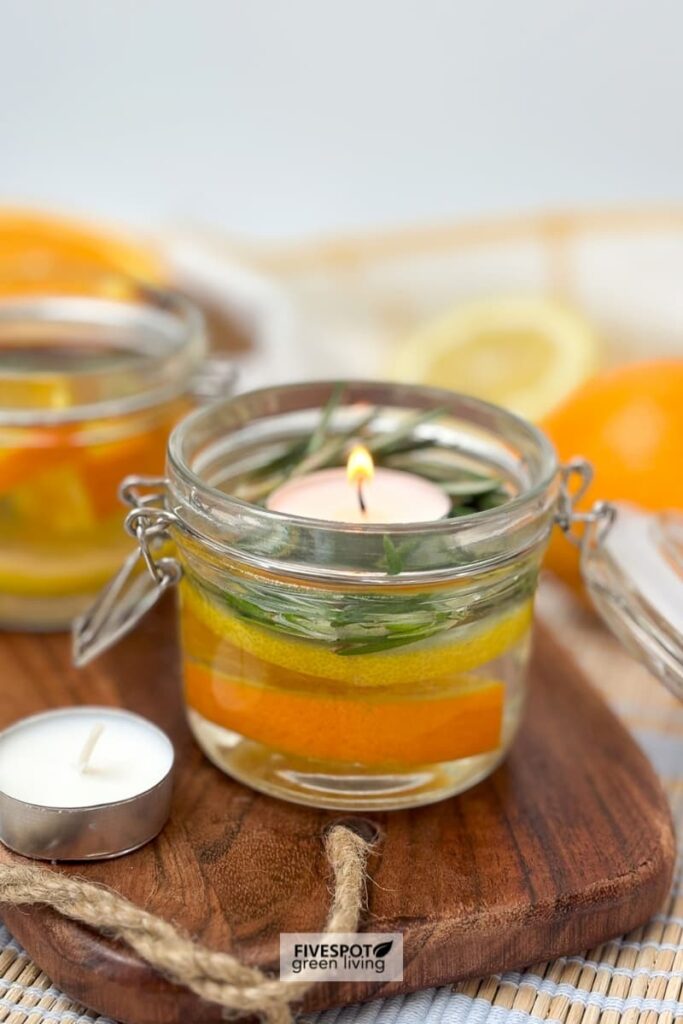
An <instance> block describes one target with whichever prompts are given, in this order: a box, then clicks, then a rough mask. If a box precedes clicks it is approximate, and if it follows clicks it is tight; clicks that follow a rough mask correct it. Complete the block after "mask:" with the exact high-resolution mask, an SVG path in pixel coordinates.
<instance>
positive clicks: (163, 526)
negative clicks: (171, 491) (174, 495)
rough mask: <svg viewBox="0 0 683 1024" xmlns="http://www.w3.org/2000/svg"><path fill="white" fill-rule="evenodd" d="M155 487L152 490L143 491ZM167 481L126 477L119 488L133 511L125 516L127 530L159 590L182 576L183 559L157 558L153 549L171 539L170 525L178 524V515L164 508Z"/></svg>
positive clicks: (162, 478) (158, 478)
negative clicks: (181, 560) (135, 542)
mask: <svg viewBox="0 0 683 1024" xmlns="http://www.w3.org/2000/svg"><path fill="white" fill-rule="evenodd" d="M147 488H152V490H151V492H150V493H144V492H145V490H146V489H147ZM165 490H166V480H165V479H164V477H151V476H127V477H126V478H125V480H124V481H123V482H122V484H121V486H120V488H119V497H120V498H121V501H122V502H123V503H124V504H125V505H129V506H130V509H131V510H130V512H129V513H128V515H127V516H126V518H125V521H124V524H123V525H124V529H125V530H126V533H129V534H130V536H131V537H133V538H134V539H135V540H137V542H138V548H139V550H140V554H141V556H142V559H143V561H144V563H145V566H146V567H147V572H148V573H149V575H150V576H151V577H152V580H153V581H154V582H155V583H156V585H157V587H158V588H159V590H160V591H162V592H163V591H164V590H165V589H166V588H167V587H170V586H172V585H173V584H175V583H178V581H179V580H180V577H181V575H182V569H181V566H180V562H178V560H177V559H176V558H171V557H169V556H165V557H162V558H159V559H156V560H155V557H154V553H153V548H155V547H156V549H157V550H159V548H160V547H161V545H162V544H163V542H164V541H168V540H169V539H170V538H169V534H168V528H169V526H170V525H171V524H172V523H175V522H176V520H177V517H176V516H175V514H174V513H173V512H171V511H169V510H168V509H166V508H164V506H163V503H164V494H165Z"/></svg>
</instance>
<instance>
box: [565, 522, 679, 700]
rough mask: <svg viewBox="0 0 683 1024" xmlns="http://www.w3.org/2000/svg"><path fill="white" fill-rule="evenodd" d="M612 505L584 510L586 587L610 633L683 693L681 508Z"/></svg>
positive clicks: (670, 686) (583, 562) (583, 568)
mask: <svg viewBox="0 0 683 1024" xmlns="http://www.w3.org/2000/svg"><path fill="white" fill-rule="evenodd" d="M614 512H615V514H614V515H613V516H612V517H611V518H610V517H605V516H603V515H598V516H594V517H590V516H589V517H587V518H588V525H587V527H586V532H585V534H584V538H583V542H582V545H581V566H582V570H583V576H584V580H585V582H586V586H587V588H588V591H589V593H590V596H591V598H592V600H593V603H594V604H595V607H596V608H597V610H598V612H599V613H600V615H601V616H602V618H603V619H604V620H605V622H606V623H607V625H608V626H609V627H610V629H611V630H612V632H613V633H614V634H615V635H616V636H617V637H618V638H619V640H621V641H622V643H623V644H624V645H625V646H626V647H627V648H628V649H629V650H630V651H631V653H633V654H635V655H636V657H638V658H639V659H640V660H641V661H643V662H644V663H645V664H646V665H647V666H648V668H650V670H651V671H652V672H654V674H655V675H656V676H658V677H659V679H661V680H662V682H663V683H664V684H665V685H666V686H667V687H668V688H669V689H670V690H671V691H672V693H674V694H675V695H676V696H677V697H679V698H680V699H683V514H681V513H679V512H664V513H659V514H653V513H651V512H646V511H643V510H641V509H638V508H636V507H635V506H633V505H627V504H617V505H615V506H614Z"/></svg>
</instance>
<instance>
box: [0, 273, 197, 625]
mask: <svg viewBox="0 0 683 1024" xmlns="http://www.w3.org/2000/svg"><path fill="white" fill-rule="evenodd" d="M109 295H110V296H111V297H107V290H106V289H104V288H103V289H102V293H98V294H88V295H85V294H84V295H68V296H66V295H62V296H51V295H35V296H27V297H23V298H14V299H5V300H3V301H2V302H0V625H2V626H4V627H14V628H28V629H58V628H65V627H67V626H68V625H69V624H70V622H71V620H72V618H73V616H74V615H75V614H77V613H78V612H80V611H82V610H83V608H85V607H86V606H87V605H88V604H89V603H91V602H92V600H93V596H94V594H95V593H97V591H98V590H99V589H100V587H101V586H102V584H103V583H104V582H105V581H106V580H107V579H108V578H110V577H111V575H112V573H113V572H114V571H115V569H116V567H117V566H118V565H119V564H120V562H121V559H122V557H124V555H125V553H126V550H127V549H129V548H130V541H129V540H128V541H126V538H125V536H124V535H123V533H122V530H121V520H122V512H121V506H120V503H119V501H118V496H117V495H118V485H119V483H120V481H121V477H122V476H123V475H124V474H125V473H126V472H128V471H129V469H130V467H131V466H135V467H136V468H138V469H139V470H140V471H141V472H145V473H159V472H160V471H162V467H163V464H164V454H165V450H166V442H167V439H168V434H169V432H170V429H171V427H172V426H173V424H174V423H175V422H177V421H178V419H179V418H181V417H182V415H184V414H185V413H186V412H187V411H188V409H189V408H190V405H189V401H188V396H189V392H190V391H191V390H192V389H193V387H194V382H195V380H196V376H197V373H198V371H199V369H200V367H201V365H202V361H203V360H204V355H205V339H204V330H203V325H202V318H201V315H200V314H199V312H198V311H197V310H196V309H194V307H193V306H192V305H191V304H189V303H188V302H186V301H185V300H184V299H182V298H180V297H178V296H176V295H174V294H171V293H167V292H163V291H157V290H153V289H150V288H148V287H143V286H139V285H136V284H135V283H132V282H129V281H123V280H120V281H119V280H117V279H114V278H111V279H109Z"/></svg>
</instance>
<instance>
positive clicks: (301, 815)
mask: <svg viewBox="0 0 683 1024" xmlns="http://www.w3.org/2000/svg"><path fill="white" fill-rule="evenodd" d="M531 676H532V692H531V698H530V702H529V708H528V713H527V716H526V720H525V724H524V727H523V730H522V732H521V734H520V736H519V738H518V741H517V743H516V745H515V747H514V750H513V752H512V754H511V756H510V757H509V758H508V761H507V763H506V764H505V765H504V766H503V767H502V768H501V769H499V770H498V771H497V772H496V773H495V774H494V775H493V776H492V777H491V778H490V779H488V780H487V781H486V782H484V783H482V784H481V785H479V786H477V787H476V788H475V789H473V790H471V791H470V792H468V793H465V794H464V795H462V796H460V797H456V798H453V799H451V800H448V801H446V802H444V803H441V804H437V805H434V806H431V807H427V808H423V809H420V810H417V811H412V812H403V811H401V812H393V813H390V814H374V813H373V814H372V816H371V819H372V822H373V824H374V825H375V826H376V827H377V828H378V829H379V834H380V841H379V843H378V846H377V850H376V853H374V854H373V855H372V858H371V861H370V865H369V870H370V875H371V877H372V880H373V881H372V882H371V883H370V884H369V887H368V902H369V905H368V908H367V912H366V913H365V914H364V918H363V922H364V926H365V927H366V928H367V929H368V930H372V931H395V930H401V931H403V933H404V946H405V978H404V981H403V982H402V983H394V984H386V983H385V984H384V985H382V984H377V983H337V984H330V985H318V986H316V987H315V988H314V989H313V991H312V993H311V994H310V996H309V997H308V998H307V1001H306V1004H305V1006H306V1008H307V1009H319V1008H322V1007H328V1006H332V1005H336V1004H340V1003H349V1002H353V1001H355V1000H363V999H370V998H378V997H381V996H386V995H390V994H393V993H396V992H407V991H411V990H413V989H418V988H423V987H426V986H430V985H439V984H444V983H447V982H452V981H455V980H458V979H462V978H465V977H468V976H475V975H486V974H488V973H491V972H496V971H502V970H505V969H512V968H518V967H523V966H525V965H527V964H530V963H534V962H538V961H543V960H546V959H548V958H552V957H555V956H558V955H560V954H569V953H576V952H579V951H581V950H585V949H586V948H589V947H591V946H594V945H596V944H598V943H600V942H602V941H604V940H606V939H608V938H611V937H613V936H616V935H618V934H620V933H622V932H624V931H627V930H628V929H631V928H633V927H635V926H637V925H639V924H641V923H643V922H644V921H645V920H647V918H648V917H650V916H651V915H652V914H653V913H654V912H656V911H657V910H658V909H659V907H660V905H661V903H662V901H663V899H664V897H665V895H666V892H667V890H668V887H669V883H670V878H671V874H672V870H673V860H674V837H673V831H672V824H671V819H670V816H669V812H668V809H667V804H666V800H665V797H664V795H663V793H662V790H661V788H660V786H659V783H658V782H657V780H656V778H655V775H654V773H653V771H652V769H651V767H650V765H649V764H648V762H647V761H646V759H645V757H644V756H643V754H642V753H641V752H640V750H639V749H638V747H637V746H636V745H635V744H634V742H633V741H632V740H631V738H630V737H629V735H628V734H627V732H626V731H625V730H624V729H623V727H622V726H621V725H620V724H619V723H618V722H617V720H616V719H615V718H614V717H613V715H612V714H611V713H610V712H609V711H608V709H607V708H606V707H605V705H604V704H603V703H602V701H601V700H600V698H599V697H598V696H597V694H596V693H595V692H594V691H593V690H592V689H591V687H590V685H589V684H588V683H587V681H586V680H585V678H584V677H583V676H582V674H581V672H580V671H579V670H578V668H577V667H576V665H575V664H574V663H573V662H572V661H570V660H568V658H567V657H566V655H565V654H564V653H563V651H562V649H561V648H560V647H559V646H558V645H557V643H556V642H555V640H554V639H553V638H552V636H551V635H550V634H549V633H548V632H547V631H546V630H544V629H540V628H539V629H538V631H537V637H536V647H535V655H534V660H533V667H532V671H531ZM0 692H1V695H2V701H1V702H0V725H1V726H5V725H7V724H9V723H10V722H13V721H14V720H15V719H17V718H19V717H20V716H22V715H26V714H30V713H33V712H36V711H40V710H42V709H45V708H48V707H58V706H61V705H67V704H74V703H81V702H84V703H88V704H100V703H101V704H112V705H125V706H126V707H128V708H132V709H134V710H135V711H138V712H140V713H141V714H143V715H147V716H148V717H149V718H151V719H152V720H154V721H155V722H157V723H158V724H159V725H160V726H162V728H164V729H166V730H167V731H168V733H169V734H170V735H171V737H172V738H173V740H174V742H175V745H176V751H177V755H178V762H179V766H178V772H177V779H176V787H175V797H174V804H173V812H172V817H171V820H170V822H169V824H168V825H167V827H166V828H165V830H164V831H163V832H162V834H161V835H160V836H159V838H158V839H157V840H156V841H155V842H154V843H152V844H150V845H148V846H147V847H145V848H144V849H142V850H139V851H137V852H136V853H133V854H130V855H128V856H127V857H123V858H121V859H120V860H112V861H102V862H99V863H87V864H78V865H72V866H70V867H67V866H63V867H59V868H55V869H54V870H59V871H63V872H65V873H67V874H72V875H79V876H81V877H84V878H87V879H89V880H92V881H97V882H102V883H104V884H106V885H109V886H111V887H112V888H114V889H115V890H117V891H118V892H120V893H122V894H123V895H125V896H127V897H128V898H129V899H131V900H133V901H134V902H135V903H137V904H139V905H141V906H143V907H145V908H147V909H148V910H150V911H152V912H153V913H156V914H160V915H162V916H164V917H166V918H168V919H170V920H173V921H174V922H176V923H177V924H180V925H182V926H184V928H186V929H187V931H188V932H189V933H190V934H192V935H194V936H196V937H197V938H200V939H201V940H202V941H203V942H205V943H208V944H209V945H212V946H214V947H215V948H216V949H224V950H230V951H232V952H234V953H236V954H238V955H239V956H240V957H242V958H243V959H244V960H245V961H246V962H248V963H251V964H257V965H259V966H261V967H267V968H268V967H272V968H275V967H276V964H277V962H278V941H279V938H278V937H279V933H280V932H281V931H318V930H320V929H321V927H322V926H323V922H324V919H325V915H326V910H327V906H328V901H329V891H328V886H329V884H330V877H329V874H328V869H327V866H326V863H325V857H324V852H323V847H322V842H321V836H322V833H323V832H324V830H325V827H326V826H327V824H328V823H329V822H330V821H333V820H338V817H339V816H338V815H335V814H334V813H332V812H326V811H320V812H316V811H314V810H310V809H306V808H302V807H295V806H292V805H288V804H285V803H281V802H279V801H275V800H271V799H269V798H267V797H264V796H259V795H257V794H256V793H253V792H251V791H250V790H248V789H245V788H244V787H243V786H240V785H239V784H237V783H235V782H232V781H231V780H230V779H228V778H226V777H225V776H224V775H222V774H221V773H220V772H219V771H218V770H217V769H215V768H214V767H212V766H211V765H210V764H209V762H208V761H207V760H206V759H205V758H204V757H203V756H202V755H201V753H200V752H199V750H198V748H197V747H196V746H195V744H194V743H193V741H192V739H191V737H190V734H189V732H188V729H187V727H186V725H185V722H184V719H183V711H182V704H181V698H180V686H179V672H178V652H177V643H176V635H175V628H174V610H173V607H172V604H171V602H169V601H167V602H165V604H164V605H163V606H162V607H161V608H159V609H156V610H155V611H154V612H152V613H151V614H150V615H149V616H148V617H147V619H146V620H145V622H144V623H143V625H142V627H141V628H139V629H138V630H137V631H136V633H135V634H134V635H133V636H131V637H129V638H128V639H127V640H125V641H124V642H122V643H121V644H119V646H118V648H117V649H116V650H115V651H114V652H112V653H110V654H108V655H106V656H104V657H103V658H101V659H100V660H99V661H97V662H96V663H95V664H93V665H92V666H90V667H89V668H87V669H84V670H76V669H74V668H72V667H71V665H70V660H69V641H68V638H67V637H65V636H49V637H39V636H27V635H18V634H16V635H9V634H6V635H4V636H0ZM0 859H1V860H2V861H3V862H9V863H12V862H15V861H19V862H22V859H21V858H18V857H16V856H15V855H14V854H11V853H10V852H9V851H7V850H5V849H4V848H1V847H0ZM2 914H3V917H4V920H5V922H6V924H7V926H8V927H9V928H10V930H11V931H12V932H13V933H14V935H15V936H16V937H17V939H18V940H19V941H20V942H21V943H22V944H23V946H24V947H25V948H26V950H27V951H28V953H29V954H30V955H31V956H32V957H33V959H34V960H35V961H36V963H37V964H39V966H40V967H42V968H43V969H44V970H45V971H46V972H47V974H48V975H49V976H50V977H51V978H52V980H53V981H54V982H55V983H56V984H57V985H58V986H59V987H60V988H62V989H63V990H64V991H65V992H66V993H67V994H68V995H69V996H71V997H72V998H74V999H77V1000H79V1001H81V1002H82V1003H84V1004H85V1005H86V1006H89V1007H91V1008H92V1009H94V1010H96V1011H98V1012H99V1013H103V1014H107V1015H110V1016H112V1017H113V1018H115V1019H117V1020H121V1021H126V1022H130V1024H187V1022H188V1021H192V1022H193V1024H204V1022H207V1024H208V1022H218V1021H220V1020H221V1010H220V1009H219V1008H218V1007H215V1006H212V1005H209V1004H207V1003H203V1002H202V1001H201V1000H200V999H198V998H197V997H195V996H193V995H192V994H190V993H189V992H187V991H185V990H183V989H180V988H178V987H177V986H175V985H172V984H171V983H169V982H167V981H166V980H165V979H163V978H162V977H160V976H158V975H157V974H155V973H154V972H153V971H151V970H150V969H149V968H148V967H147V966H145V964H143V963H142V962H141V961H140V960H138V959H137V958H136V956H135V955H133V954H132V953H131V952H130V951H129V950H128V949H127V948H126V947H124V946H122V945H120V944H117V943H115V942H112V941H109V940H106V939H103V938H102V937H101V936H99V935H97V934H95V933H94V932H92V931H90V930H89V929H88V928H86V927H84V926H80V925H77V924H75V923H73V922H71V921H67V920H66V919H63V918H61V917H60V916H59V915H57V914H56V913H55V912H53V911H50V910H47V909H45V908H42V907H34V908H31V909H25V908H20V909H17V908H11V907H4V908H2Z"/></svg>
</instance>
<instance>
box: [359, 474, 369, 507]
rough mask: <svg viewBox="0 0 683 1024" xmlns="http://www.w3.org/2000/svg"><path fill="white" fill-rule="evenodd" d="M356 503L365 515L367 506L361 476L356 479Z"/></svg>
mask: <svg viewBox="0 0 683 1024" xmlns="http://www.w3.org/2000/svg"><path fill="white" fill-rule="evenodd" d="M358 504H359V505H360V510H361V512H362V513H363V515H367V511H368V507H367V505H366V504H365V498H364V496H363V480H362V478H361V479H360V480H359V481H358Z"/></svg>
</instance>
